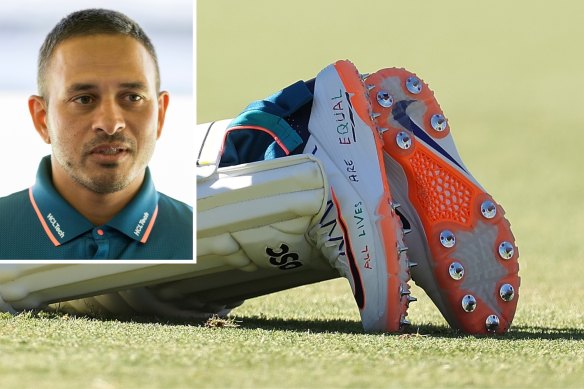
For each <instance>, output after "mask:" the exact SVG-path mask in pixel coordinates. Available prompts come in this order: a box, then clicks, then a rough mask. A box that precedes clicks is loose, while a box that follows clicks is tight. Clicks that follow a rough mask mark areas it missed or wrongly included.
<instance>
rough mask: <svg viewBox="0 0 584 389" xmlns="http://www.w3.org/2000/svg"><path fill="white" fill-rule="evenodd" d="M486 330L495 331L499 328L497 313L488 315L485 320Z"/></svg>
mask: <svg viewBox="0 0 584 389" xmlns="http://www.w3.org/2000/svg"><path fill="white" fill-rule="evenodd" d="M485 326H486V327H487V331H490V332H495V331H497V328H499V317H498V316H497V315H489V316H488V317H487V320H486V321H485Z"/></svg>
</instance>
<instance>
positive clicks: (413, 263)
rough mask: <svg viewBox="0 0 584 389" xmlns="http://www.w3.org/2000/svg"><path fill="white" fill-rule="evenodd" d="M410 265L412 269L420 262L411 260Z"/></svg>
mask: <svg viewBox="0 0 584 389" xmlns="http://www.w3.org/2000/svg"><path fill="white" fill-rule="evenodd" d="M408 266H409V268H410V269H413V268H414V267H416V266H418V262H412V261H410V262H409V263H408Z"/></svg>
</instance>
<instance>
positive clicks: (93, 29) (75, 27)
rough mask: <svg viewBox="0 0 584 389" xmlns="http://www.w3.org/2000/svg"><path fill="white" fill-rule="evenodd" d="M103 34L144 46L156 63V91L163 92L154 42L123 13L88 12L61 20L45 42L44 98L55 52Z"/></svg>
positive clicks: (40, 79) (40, 83)
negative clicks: (80, 39)
mask: <svg viewBox="0 0 584 389" xmlns="http://www.w3.org/2000/svg"><path fill="white" fill-rule="evenodd" d="M99 34H110V35H125V36H128V37H131V38H134V39H136V40H137V41H138V42H140V43H141V44H142V45H143V46H144V48H146V50H147V51H148V53H150V56H151V57H152V59H153V60H154V66H155V68H156V90H157V91H159V90H160V69H159V68H158V58H157V56H156V51H155V50H154V46H153V45H152V42H151V41H150V38H148V36H147V35H146V33H145V32H144V30H142V27H140V25H138V23H136V22H135V21H133V20H132V19H130V18H129V17H127V16H126V15H124V14H123V13H121V12H117V11H112V10H108V9H86V10H82V11H76V12H73V13H71V14H69V15H67V16H66V17H64V18H63V19H61V21H60V22H59V23H57V25H56V26H55V27H54V28H53V29H52V30H51V32H49V34H48V35H47V37H46V38H45V41H44V42H43V45H42V46H41V48H40V50H39V60H38V69H37V87H38V91H39V94H40V95H41V96H43V95H45V93H46V90H45V87H46V85H45V73H46V71H47V66H48V64H49V61H50V60H51V56H52V55H53V52H54V51H55V48H56V47H57V46H58V45H59V44H60V43H61V42H63V41H65V40H67V39H69V38H73V37H79V36H88V35H99Z"/></svg>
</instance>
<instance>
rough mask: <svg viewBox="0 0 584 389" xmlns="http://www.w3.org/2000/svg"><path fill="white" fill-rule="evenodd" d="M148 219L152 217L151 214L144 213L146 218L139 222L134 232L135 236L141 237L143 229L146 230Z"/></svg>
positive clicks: (143, 217)
mask: <svg viewBox="0 0 584 389" xmlns="http://www.w3.org/2000/svg"><path fill="white" fill-rule="evenodd" d="M148 217H150V214H149V213H148V212H144V216H142V219H140V220H139V221H138V225H137V226H136V229H135V230H134V235H136V236H140V234H141V233H142V229H143V228H144V224H146V221H147V220H148Z"/></svg>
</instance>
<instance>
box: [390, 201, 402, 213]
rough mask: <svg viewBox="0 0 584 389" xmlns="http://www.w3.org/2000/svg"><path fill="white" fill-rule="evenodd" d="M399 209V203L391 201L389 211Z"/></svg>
mask: <svg viewBox="0 0 584 389" xmlns="http://www.w3.org/2000/svg"><path fill="white" fill-rule="evenodd" d="M399 207H401V204H400V203H398V202H397V201H392V202H391V209H393V210H394V211H395V210H396V209H398V208H399Z"/></svg>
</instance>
